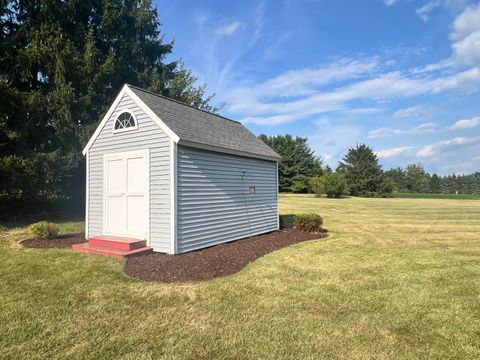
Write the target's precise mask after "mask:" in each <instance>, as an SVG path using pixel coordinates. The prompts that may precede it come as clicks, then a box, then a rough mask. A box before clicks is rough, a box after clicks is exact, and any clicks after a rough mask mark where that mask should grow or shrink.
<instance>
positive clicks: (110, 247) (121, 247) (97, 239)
mask: <svg viewBox="0 0 480 360" xmlns="http://www.w3.org/2000/svg"><path fill="white" fill-rule="evenodd" d="M72 250H73V251H77V252H85V253H93V254H100V255H104V256H112V257H115V258H117V259H126V258H128V257H133V256H140V255H145V254H151V253H152V252H153V249H152V248H151V247H148V246H147V243H146V241H145V240H139V239H132V238H125V237H119V236H106V235H102V236H93V237H91V238H89V239H88V242H87V243H83V244H75V245H72Z"/></svg>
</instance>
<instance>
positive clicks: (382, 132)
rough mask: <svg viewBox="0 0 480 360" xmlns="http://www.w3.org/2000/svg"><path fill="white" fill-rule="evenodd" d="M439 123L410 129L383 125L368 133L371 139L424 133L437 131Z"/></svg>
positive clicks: (425, 124) (430, 123)
mask: <svg viewBox="0 0 480 360" xmlns="http://www.w3.org/2000/svg"><path fill="white" fill-rule="evenodd" d="M436 129H437V124H435V123H432V122H429V123H424V124H420V125H418V126H415V127H414V128H411V129H410V130H401V129H393V128H389V127H382V128H378V129H375V130H372V131H370V132H369V133H368V138H369V139H377V138H383V137H387V136H391V135H424V134H428V133H432V132H435V130H436Z"/></svg>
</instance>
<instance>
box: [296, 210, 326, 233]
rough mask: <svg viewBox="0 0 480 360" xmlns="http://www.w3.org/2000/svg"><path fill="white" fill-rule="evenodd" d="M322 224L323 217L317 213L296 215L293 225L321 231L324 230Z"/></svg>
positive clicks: (312, 230)
mask: <svg viewBox="0 0 480 360" xmlns="http://www.w3.org/2000/svg"><path fill="white" fill-rule="evenodd" d="M322 225H323V219H322V217H321V216H320V215H318V214H315V213H309V214H300V215H295V219H294V220H293V226H294V227H295V228H296V229H299V230H303V231H309V232H320V231H323V229H322Z"/></svg>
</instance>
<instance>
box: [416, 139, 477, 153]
mask: <svg viewBox="0 0 480 360" xmlns="http://www.w3.org/2000/svg"><path fill="white" fill-rule="evenodd" d="M479 141H480V136H476V137H456V138H453V139H449V140H443V141H438V142H436V143H434V144H430V145H425V146H424V147H422V148H421V149H420V150H419V151H418V152H417V156H419V157H422V158H425V157H432V156H437V155H439V154H442V153H443V152H445V151H451V150H452V149H458V148H462V147H463V146H467V145H472V144H476V143H478V142H479Z"/></svg>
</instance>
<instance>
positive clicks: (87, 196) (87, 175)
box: [85, 152, 90, 240]
mask: <svg viewBox="0 0 480 360" xmlns="http://www.w3.org/2000/svg"><path fill="white" fill-rule="evenodd" d="M85 167H86V169H85V240H87V239H88V214H89V212H90V204H89V199H90V156H89V153H88V152H87V154H86V158H85Z"/></svg>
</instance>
